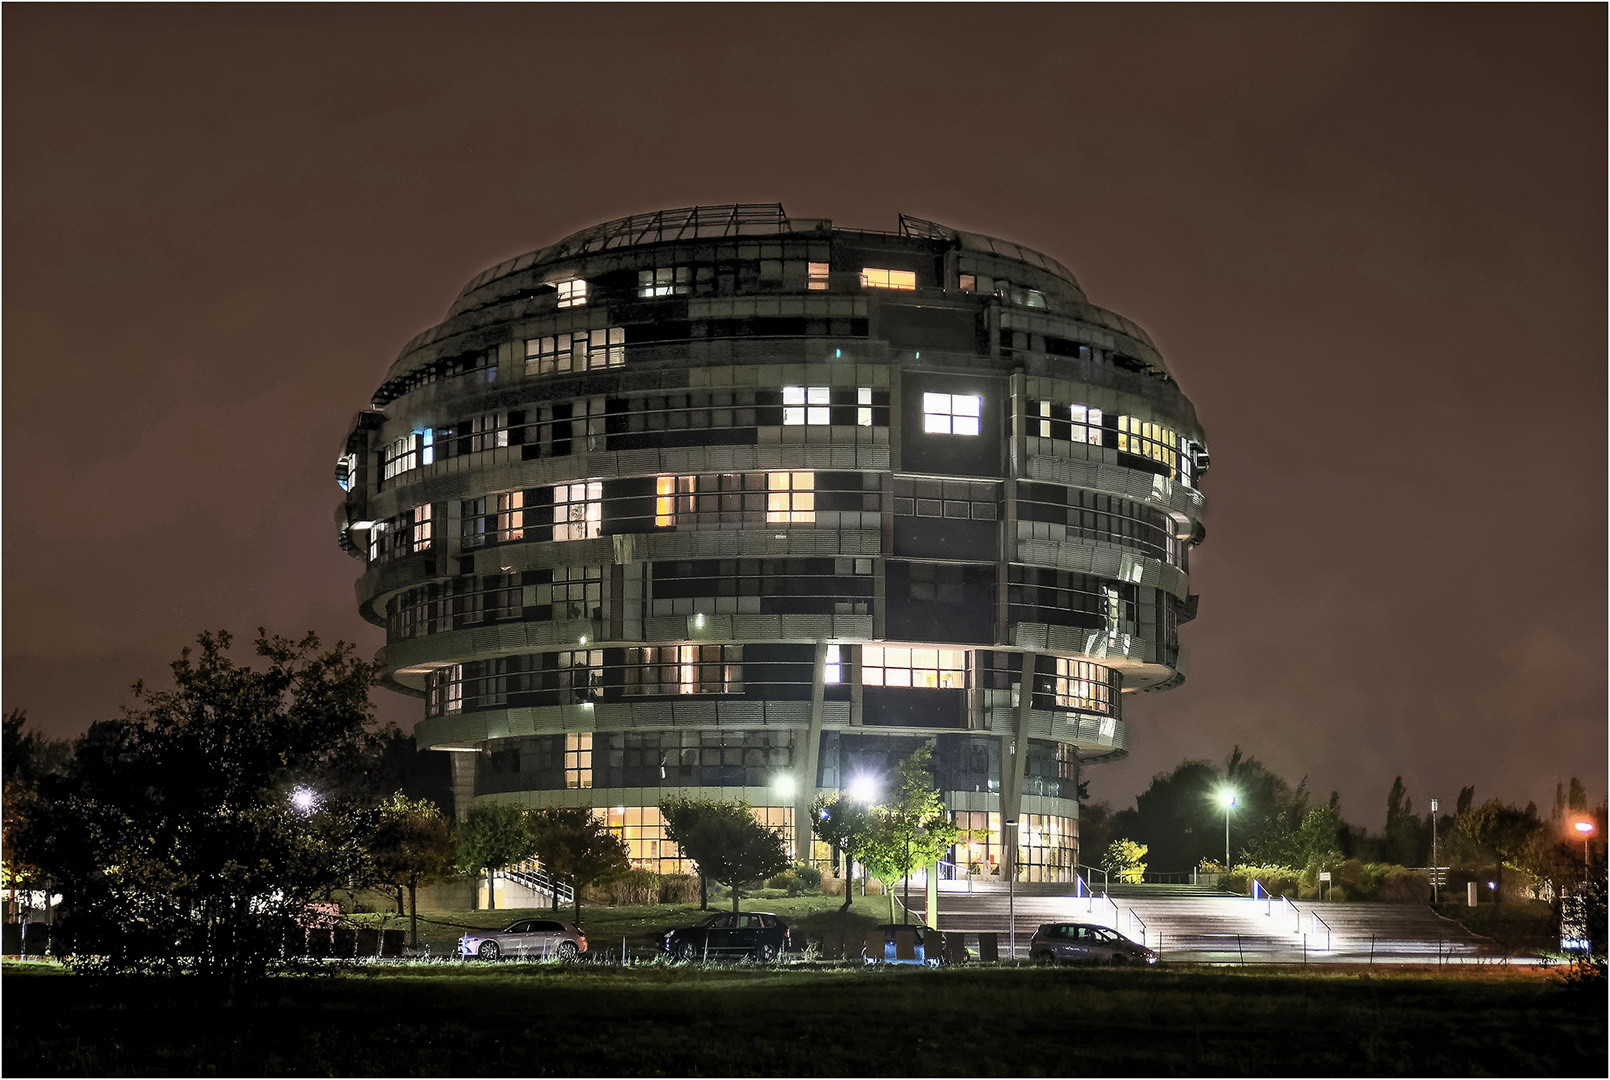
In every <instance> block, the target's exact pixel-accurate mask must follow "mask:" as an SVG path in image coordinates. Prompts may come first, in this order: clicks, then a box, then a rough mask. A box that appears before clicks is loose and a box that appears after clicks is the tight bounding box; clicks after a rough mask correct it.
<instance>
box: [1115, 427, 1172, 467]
mask: <svg viewBox="0 0 1610 1080" xmlns="http://www.w3.org/2000/svg"><path fill="white" fill-rule="evenodd" d="M1179 443H1180V437H1179V434H1178V433H1177V432H1175V431H1173V430H1171V429H1170V428H1166V427H1164V426H1163V425H1162V424H1154V423H1152V422H1151V421H1150V420H1142V419H1141V418H1140V417H1138V416H1120V417H1119V418H1118V449H1119V450H1121V451H1123V452H1125V453H1129V454H1138V455H1139V456H1141V457H1144V458H1150V459H1151V460H1153V461H1155V462H1157V463H1159V464H1161V465H1167V466H1168V469H1169V473H1170V475H1174V476H1177V475H1179Z"/></svg>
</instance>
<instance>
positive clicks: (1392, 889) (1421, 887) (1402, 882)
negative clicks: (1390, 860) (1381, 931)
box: [1375, 866, 1431, 904]
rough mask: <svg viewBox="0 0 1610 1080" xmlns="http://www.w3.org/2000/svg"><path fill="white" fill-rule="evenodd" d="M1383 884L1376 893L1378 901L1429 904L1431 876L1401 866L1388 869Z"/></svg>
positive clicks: (1383, 877) (1382, 880) (1382, 879)
mask: <svg viewBox="0 0 1610 1080" xmlns="http://www.w3.org/2000/svg"><path fill="white" fill-rule="evenodd" d="M1385 869H1386V872H1385V874H1384V875H1383V876H1382V878H1381V884H1380V886H1379V887H1378V888H1377V889H1376V891H1375V898H1376V899H1377V900H1385V901H1387V902H1410V903H1419V904H1424V903H1429V902H1430V900H1431V875H1430V874H1426V873H1421V872H1419V871H1416V870H1406V869H1404V868H1403V867H1401V866H1389V867H1386V868H1385Z"/></svg>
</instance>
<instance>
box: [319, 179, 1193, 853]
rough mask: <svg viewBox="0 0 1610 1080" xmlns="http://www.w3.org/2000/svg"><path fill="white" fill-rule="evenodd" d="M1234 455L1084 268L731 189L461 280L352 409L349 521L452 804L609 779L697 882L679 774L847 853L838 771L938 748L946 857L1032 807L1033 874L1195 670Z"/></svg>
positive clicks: (883, 772)
mask: <svg viewBox="0 0 1610 1080" xmlns="http://www.w3.org/2000/svg"><path fill="white" fill-rule="evenodd" d="M1207 460H1208V458H1207V450H1206V448H1205V446H1204V438H1203V434H1202V429H1201V427H1200V426H1199V425H1198V423H1197V421H1196V414H1195V411H1194V409H1193V408H1192V407H1191V403H1190V402H1189V401H1188V400H1186V398H1185V396H1184V395H1183V394H1182V393H1181V392H1180V389H1179V387H1178V386H1177V385H1176V384H1175V382H1174V381H1173V379H1171V378H1170V376H1169V374H1168V371H1167V369H1166V368H1165V366H1164V363H1163V359H1162V357H1161V356H1160V355H1158V352H1157V350H1156V348H1154V347H1153V345H1152V343H1151V341H1150V340H1149V339H1148V337H1147V336H1146V334H1145V332H1144V331H1142V330H1141V329H1140V328H1139V327H1138V326H1136V325H1135V324H1134V323H1132V322H1130V321H1129V320H1128V319H1126V318H1124V317H1123V316H1121V315H1117V314H1114V313H1113V312H1110V311H1106V310H1104V309H1102V308H1099V307H1096V306H1095V305H1093V304H1091V303H1090V302H1089V301H1087V300H1086V299H1085V296H1084V293H1083V291H1082V290H1081V289H1080V287H1079V285H1078V282H1077V281H1075V280H1074V277H1073V275H1072V274H1071V273H1069V272H1068V271H1067V270H1066V269H1065V268H1064V267H1063V266H1062V265H1061V264H1059V263H1057V262H1056V261H1055V260H1053V259H1050V258H1048V257H1046V256H1044V255H1042V254H1040V253H1038V252H1035V251H1032V250H1030V249H1028V248H1024V247H1020V246H1019V245H1017V244H1014V243H1009V242H1006V241H1003V240H997V239H994V238H992V237H987V236H981V235H977V234H973V233H967V232H962V231H960V230H957V229H952V228H949V227H947V226H944V225H939V224H936V223H933V222H929V221H922V220H919V219H916V218H910V217H904V216H902V217H901V218H900V219H899V228H898V231H896V232H876V231H865V230H854V229H839V228H834V227H833V225H832V223H831V222H830V221H827V220H822V219H814V218H813V219H801V218H790V217H789V216H787V214H785V213H784V211H783V208H782V207H781V206H780V205H739V206H715V207H708V206H705V207H695V208H691V209H682V210H665V211H661V212H659V213H654V214H645V215H640V216H636V217H630V218H624V219H621V220H619V221H611V222H607V223H605V224H602V225H598V226H595V227H593V228H590V229H587V230H584V231H582V232H579V233H577V234H575V235H574V236H570V237H568V238H566V239H564V240H561V241H560V242H558V243H557V244H554V245H552V246H550V247H546V248H543V249H541V250H539V251H534V252H531V253H530V254H526V255H522V256H520V257H519V258H517V259H512V260H510V261H508V262H505V263H502V264H500V265H498V266H495V267H493V268H491V269H489V270H487V271H486V272H484V273H482V274H480V275H479V276H477V277H476V278H475V279H474V280H472V281H471V282H470V283H469V284H468V285H467V286H466V287H465V288H464V290H463V292H462V293H461V294H460V295H459V297H458V299H457V300H456V301H455V302H454V303H453V306H452V308H451V309H450V310H449V311H448V313H447V316H446V318H445V319H443V321H442V322H441V323H439V324H438V325H437V326H435V327H433V328H431V329H429V330H427V331H425V332H424V333H422V334H420V335H419V336H418V337H416V338H415V339H414V340H412V341H411V342H409V343H408V345H407V346H406V347H405V348H404V349H403V350H402V354H401V356H400V357H399V358H398V359H397V361H396V363H395V364H393V365H392V368H391V370H390V371H389V372H388V373H387V375H386V377H385V381H384V382H383V383H382V384H381V386H380V388H379V389H378V390H377V391H376V392H375V395H374V397H373V399H372V401H371V402H370V405H369V407H368V408H367V409H365V410H364V411H363V412H361V413H359V414H358V416H357V418H356V419H355V421H354V423H353V427H352V431H351V434H350V435H349V436H348V438H347V442H346V446H345V449H344V451H343V453H342V455H341V457H340V459H339V462H338V464H337V479H338V480H339V481H340V483H341V486H342V487H343V488H344V489H345V491H346V499H345V501H344V503H343V504H342V506H341V508H340V510H339V511H338V515H337V517H338V524H339V526H340V538H341V544H342V546H343V547H344V548H345V549H346V550H347V551H348V552H349V553H350V554H352V555H353V556H354V557H356V558H359V559H361V560H362V561H363V564H364V569H363V574H362V576H361V577H360V578H359V580H358V583H357V595H358V604H359V607H360V610H361V611H362V614H363V616H364V617H365V618H367V619H369V620H370V621H371V622H374V623H376V624H377V625H381V626H384V627H385V628H386V645H385V647H384V648H383V649H382V650H381V652H380V653H379V656H378V663H379V664H380V666H381V669H382V674H383V677H384V679H385V682H386V684H387V685H388V686H389V687H391V688H392V689H395V690H398V691H401V692H403V693H406V694H410V695H413V696H415V697H418V698H420V699H421V701H422V702H423V704H424V718H423V719H422V720H421V721H420V723H419V725H418V727H417V729H416V732H415V734H416V738H417V740H418V744H419V746H420V747H422V748H435V749H439V750H446V751H451V752H453V755H454V757H453V761H454V770H453V771H454V783H455V792H456V796H457V800H458V805H459V810H460V813H462V812H463V811H464V810H465V809H466V808H467V807H468V806H469V805H471V804H472V803H473V802H475V801H513V802H518V803H521V804H525V805H530V806H536V807H542V806H577V805H586V806H591V807H594V808H595V809H596V810H597V812H598V814H599V815H600V816H601V817H604V818H605V819H607V820H608V822H609V823H610V824H611V826H612V827H615V828H617V829H618V830H619V831H620V832H621V834H622V835H623V836H624V837H625V839H626V840H627V842H628V844H629V846H630V849H631V855H632V859H633V861H634V863H635V864H636V865H638V866H641V867H644V868H647V869H651V870H657V871H661V872H667V873H670V872H685V871H686V870H687V866H686V864H685V863H684V862H683V861H682V859H681V856H680V854H679V852H678V851H677V850H676V848H675V845H673V844H671V843H670V842H669V841H667V840H665V839H664V838H663V832H662V828H661V822H660V817H659V812H658V810H657V806H658V804H659V802H660V801H661V800H662V799H664V798H666V797H668V796H671V795H676V794H686V795H701V796H706V797H714V798H735V797H743V798H745V799H747V800H748V801H749V802H750V803H751V804H752V805H753V806H754V807H755V808H756V813H757V815H759V816H760V817H761V818H762V819H763V820H765V821H766V822H768V823H770V824H774V825H777V826H780V827H782V828H783V829H784V830H785V833H786V835H787V836H788V837H789V838H790V839H791V843H792V844H793V845H795V849H796V851H797V852H798V853H799V854H800V855H801V856H802V857H810V858H814V859H816V860H818V861H822V860H826V859H828V858H830V857H831V856H830V854H829V853H828V852H827V851H826V850H825V849H824V848H823V847H822V846H820V845H811V844H810V837H809V830H808V827H805V828H804V829H803V835H801V834H800V833H799V832H796V829H799V828H800V825H801V824H803V823H805V822H807V821H808V808H809V806H810V804H811V802H812V800H813V799H814V798H815V797H816V796H817V795H818V794H819V793H822V792H828V791H834V790H852V789H857V788H861V787H870V788H873V789H875V788H876V787H877V786H878V785H879V784H880V783H881V781H882V778H884V777H886V776H888V775H889V774H890V773H891V772H892V769H893V766H894V765H895V764H896V763H898V762H899V761H900V760H902V759H903V758H905V757H906V756H907V755H909V754H910V753H911V752H912V751H913V750H915V749H916V748H917V747H919V746H921V745H923V744H925V743H931V744H932V745H933V746H934V759H933V760H934V766H935V773H936V779H937V781H938V783H939V786H940V788H941V789H942V790H943V791H944V793H945V799H946V801H947V804H948V805H949V806H950V807H951V809H952V810H953V811H954V812H955V814H956V816H957V818H958V820H959V821H960V823H962V824H963V825H964V826H966V827H968V828H970V829H973V830H975V834H974V835H975V837H976V840H975V841H974V842H972V843H970V844H968V845H966V846H965V847H962V848H958V849H957V850H956V851H955V853H954V862H955V864H956V867H957V870H956V871H955V872H956V873H960V874H966V873H968V872H969V871H971V872H973V873H975V874H979V875H989V874H990V873H991V872H992V871H995V872H998V871H999V867H1000V864H1001V862H1002V860H1003V856H1004V852H1003V849H1002V838H1003V822H1004V823H1008V825H1010V823H1013V822H1015V823H1016V829H1015V831H1016V834H1017V841H1018V845H1017V856H1016V860H1015V861H1016V863H1017V865H1018V871H1017V873H1018V876H1019V878H1020V880H1068V879H1069V877H1070V876H1071V874H1072V873H1073V870H1074V868H1075V867H1076V866H1077V865H1078V861H1079V823H1078V800H1077V787H1078V783H1079V780H1080V772H1081V769H1082V768H1083V767H1084V766H1086V765H1092V764H1096V763H1099V762H1102V761H1108V760H1112V759H1113V758H1116V757H1120V756H1122V755H1123V754H1125V753H1126V752H1127V750H1128V747H1129V742H1130V729H1129V727H1128V725H1127V724H1126V723H1125V721H1124V718H1123V701H1124V699H1125V697H1127V696H1128V695H1131V694H1136V693H1144V692H1148V691H1156V690H1166V689H1168V688H1170V687H1172V686H1176V685H1178V684H1179V683H1180V682H1181V678H1182V677H1181V675H1180V672H1179V669H1178V662H1177V658H1178V651H1179V649H1178V642H1177V638H1176V631H1177V628H1178V626H1179V624H1180V623H1182V622H1185V621H1187V620H1188V619H1190V618H1191V617H1192V616H1193V615H1194V613H1195V609H1196V597H1195V596H1194V595H1193V594H1192V591H1191V587H1190V578H1189V558H1188V556H1189V553H1190V549H1191V547H1192V546H1193V545H1194V544H1196V543H1197V542H1198V541H1200V540H1201V539H1202V537H1203V531H1202V527H1201V524H1200V521H1201V515H1202V495H1201V491H1200V485H1201V479H1202V475H1203V473H1204V472H1205V471H1206V469H1207ZM1025 687H1026V688H1027V692H1024V691H1025ZM1012 831H1013V830H1012V829H1011V828H1007V829H1006V830H1005V833H1004V835H1006V836H1007V838H1008V840H1010V836H1011V833H1012Z"/></svg>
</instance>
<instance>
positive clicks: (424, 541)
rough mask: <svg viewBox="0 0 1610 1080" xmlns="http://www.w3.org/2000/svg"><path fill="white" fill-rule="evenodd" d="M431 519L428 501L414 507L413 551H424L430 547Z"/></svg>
mask: <svg viewBox="0 0 1610 1080" xmlns="http://www.w3.org/2000/svg"><path fill="white" fill-rule="evenodd" d="M430 538H431V520H430V503H423V504H421V505H419V506H416V507H414V525H413V536H412V538H411V540H412V548H413V550H415V551H424V550H425V549H426V548H428V547H430Z"/></svg>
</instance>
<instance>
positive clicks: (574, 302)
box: [558, 278, 587, 307]
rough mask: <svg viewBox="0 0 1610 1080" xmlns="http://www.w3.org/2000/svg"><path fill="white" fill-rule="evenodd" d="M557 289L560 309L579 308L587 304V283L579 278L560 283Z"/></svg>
mask: <svg viewBox="0 0 1610 1080" xmlns="http://www.w3.org/2000/svg"><path fill="white" fill-rule="evenodd" d="M558 288H559V306H560V307H581V306H582V305H583V304H585V303H586V302H587V283H586V282H585V281H582V280H581V279H580V278H576V279H575V280H573V281H561V282H559V284H558Z"/></svg>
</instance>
